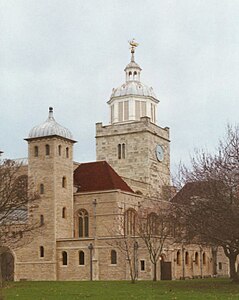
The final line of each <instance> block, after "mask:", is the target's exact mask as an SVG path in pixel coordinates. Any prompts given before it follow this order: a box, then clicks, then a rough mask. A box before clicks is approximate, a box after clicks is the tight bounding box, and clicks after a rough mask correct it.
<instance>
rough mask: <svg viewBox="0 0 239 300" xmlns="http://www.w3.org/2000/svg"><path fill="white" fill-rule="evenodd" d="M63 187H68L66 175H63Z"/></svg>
mask: <svg viewBox="0 0 239 300" xmlns="http://www.w3.org/2000/svg"><path fill="white" fill-rule="evenodd" d="M62 187H63V188H66V177H65V176H63V177H62Z"/></svg>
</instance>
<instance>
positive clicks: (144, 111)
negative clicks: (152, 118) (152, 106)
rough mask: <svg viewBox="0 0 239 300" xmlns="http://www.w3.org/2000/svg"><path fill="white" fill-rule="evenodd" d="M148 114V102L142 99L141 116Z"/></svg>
mask: <svg viewBox="0 0 239 300" xmlns="http://www.w3.org/2000/svg"><path fill="white" fill-rule="evenodd" d="M145 116H146V102H144V101H141V117H145Z"/></svg>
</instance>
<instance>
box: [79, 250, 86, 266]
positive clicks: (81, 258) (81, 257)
mask: <svg viewBox="0 0 239 300" xmlns="http://www.w3.org/2000/svg"><path fill="white" fill-rule="evenodd" d="M84 264H85V253H84V252H83V251H80V252H79V265H81V266H82V265H84Z"/></svg>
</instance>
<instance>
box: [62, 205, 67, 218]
mask: <svg viewBox="0 0 239 300" xmlns="http://www.w3.org/2000/svg"><path fill="white" fill-rule="evenodd" d="M62 218H63V219H65V218H66V207H63V208H62Z"/></svg>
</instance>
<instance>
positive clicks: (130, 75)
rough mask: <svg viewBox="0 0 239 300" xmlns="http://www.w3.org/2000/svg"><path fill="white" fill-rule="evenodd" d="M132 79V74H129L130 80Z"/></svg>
mask: <svg viewBox="0 0 239 300" xmlns="http://www.w3.org/2000/svg"><path fill="white" fill-rule="evenodd" d="M131 79H132V72H129V80H131Z"/></svg>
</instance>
